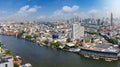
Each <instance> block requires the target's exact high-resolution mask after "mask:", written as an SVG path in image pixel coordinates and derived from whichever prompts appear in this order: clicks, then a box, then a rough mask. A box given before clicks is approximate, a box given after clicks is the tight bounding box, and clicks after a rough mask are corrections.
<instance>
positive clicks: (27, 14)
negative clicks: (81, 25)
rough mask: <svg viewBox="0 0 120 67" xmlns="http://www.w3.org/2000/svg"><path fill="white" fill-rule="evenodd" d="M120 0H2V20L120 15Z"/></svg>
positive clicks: (0, 10) (0, 11) (0, 6)
mask: <svg viewBox="0 0 120 67" xmlns="http://www.w3.org/2000/svg"><path fill="white" fill-rule="evenodd" d="M119 6H120V1H119V0H1V2H0V21H6V20H7V21H22V20H35V19H42V20H45V19H63V18H64V19H68V18H70V17H74V16H79V17H90V16H95V17H106V16H110V13H111V12H113V14H114V17H120V13H119V12H120V8H119Z"/></svg>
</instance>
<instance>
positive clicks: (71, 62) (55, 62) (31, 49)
mask: <svg viewBox="0 0 120 67" xmlns="http://www.w3.org/2000/svg"><path fill="white" fill-rule="evenodd" d="M0 40H1V42H2V43H3V44H4V45H5V46H6V48H7V49H9V50H10V51H11V52H12V53H13V54H15V55H19V56H21V57H22V59H23V61H24V62H25V63H31V64H32V66H33V67H120V61H114V62H106V61H104V60H94V59H88V58H84V57H83V56H80V55H78V54H75V53H70V52H65V51H62V50H57V49H52V48H49V47H44V46H39V45H37V44H35V43H32V42H30V41H26V40H24V39H18V38H16V37H14V36H4V35H0Z"/></svg>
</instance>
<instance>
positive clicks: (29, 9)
mask: <svg viewBox="0 0 120 67" xmlns="http://www.w3.org/2000/svg"><path fill="white" fill-rule="evenodd" d="M39 8H41V6H33V7H30V6H29V5H25V6H23V7H21V8H20V9H19V11H18V13H31V12H36V11H37V10H38V9H39Z"/></svg>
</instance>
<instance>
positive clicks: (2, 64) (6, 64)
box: [0, 56, 14, 67]
mask: <svg viewBox="0 0 120 67" xmlns="http://www.w3.org/2000/svg"><path fill="white" fill-rule="evenodd" d="M0 67H14V66H13V58H12V57H6V56H0Z"/></svg>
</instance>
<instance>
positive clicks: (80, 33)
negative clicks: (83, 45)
mask: <svg viewBox="0 0 120 67" xmlns="http://www.w3.org/2000/svg"><path fill="white" fill-rule="evenodd" d="M81 37H84V27H83V26H81V24H80V23H74V24H73V25H72V38H73V39H80V38H81Z"/></svg>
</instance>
